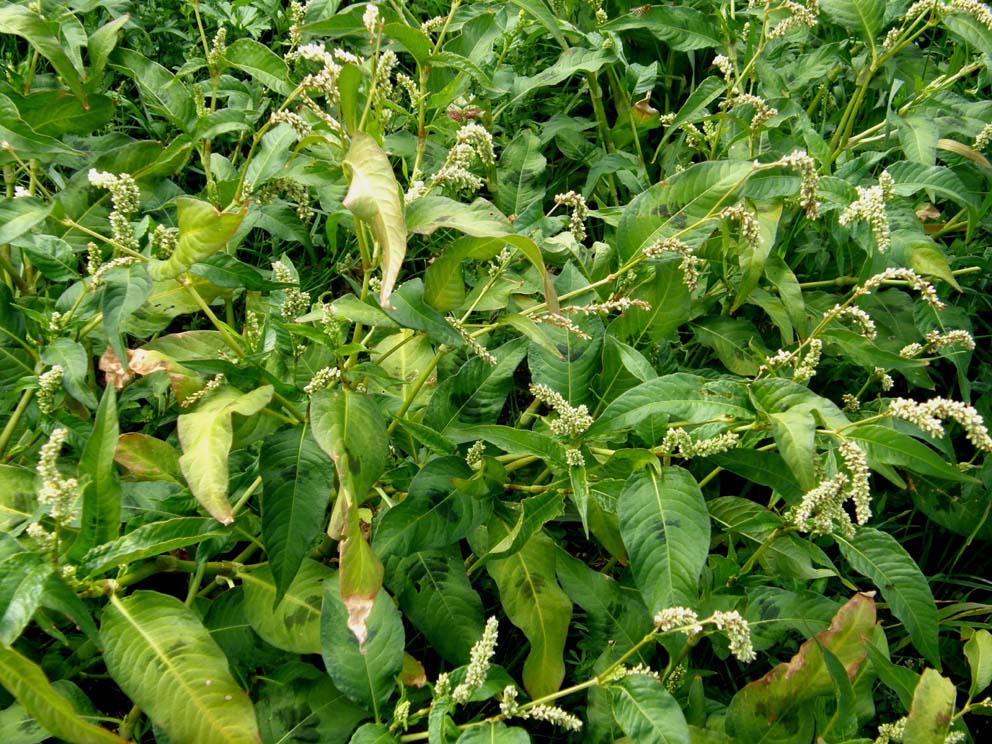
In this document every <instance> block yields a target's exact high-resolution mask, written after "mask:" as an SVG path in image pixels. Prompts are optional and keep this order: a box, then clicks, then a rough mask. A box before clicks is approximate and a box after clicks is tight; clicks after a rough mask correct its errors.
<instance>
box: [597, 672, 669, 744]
mask: <svg viewBox="0 0 992 744" xmlns="http://www.w3.org/2000/svg"><path fill="white" fill-rule="evenodd" d="M610 691H611V692H612V693H613V715H614V716H615V717H616V719H617V723H618V724H620V728H621V729H623V732H624V733H625V734H627V736H629V737H630V740H631V741H632V742H634V744H689V724H688V723H686V720H685V716H684V715H683V714H682V708H681V707H680V706H679V704H678V702H677V701H676V700H675V698H673V697H672V695H671V693H669V692H668V690H666V689H665V686H664V685H663V684H661V682H659V681H658V680H656V679H655V678H654V677H649V676H647V675H645V674H632V675H630V676H628V677H624V678H623V679H621V680H620V681H618V682H616V683H614V684H612V685H610Z"/></svg>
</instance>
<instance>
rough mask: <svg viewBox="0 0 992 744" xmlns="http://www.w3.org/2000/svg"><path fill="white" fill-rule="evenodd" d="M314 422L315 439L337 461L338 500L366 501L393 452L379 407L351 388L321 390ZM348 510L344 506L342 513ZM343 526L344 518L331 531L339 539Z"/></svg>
mask: <svg viewBox="0 0 992 744" xmlns="http://www.w3.org/2000/svg"><path fill="white" fill-rule="evenodd" d="M310 424H311V426H312V429H313V438H314V440H315V441H316V442H317V444H318V445H319V446H320V448H321V449H322V450H324V452H326V453H327V454H328V455H329V456H330V458H331V460H333V461H334V468H335V470H336V471H337V475H338V501H342V500H343V501H344V502H346V503H348V504H354V505H356V506H357V505H359V504H361V503H363V502H364V501H365V499H366V498H367V496H368V493H369V489H371V488H372V485H373V484H374V483H375V482H376V481H377V480H378V479H379V476H380V475H382V473H383V471H385V469H386V458H387V457H388V455H389V450H388V447H389V445H388V442H389V437H388V436H387V434H386V425H385V424H384V423H383V421H382V416H380V415H379V409H378V408H376V407H375V405H374V404H373V403H372V402H371V399H370V398H368V397H367V396H365V395H362V394H360V393H355V392H353V391H351V390H344V389H340V390H333V391H330V390H320V391H318V392H317V393H315V394H314V395H313V397H312V398H311V399H310ZM338 509H339V507H338V506H337V505H335V511H338ZM346 511H347V509H346V508H345V507H344V506H342V507H341V512H340V516H341V517H343V516H344V514H345V513H346ZM332 522H333V520H332ZM343 526H344V522H343V521H341V522H340V523H339V524H333V523H332V525H331V526H330V527H328V531H329V532H328V534H330V535H331V537H333V538H335V539H339V538H340V536H341V535H342V534H343V532H342V528H343ZM332 530H333V532H332Z"/></svg>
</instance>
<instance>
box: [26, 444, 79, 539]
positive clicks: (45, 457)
mask: <svg viewBox="0 0 992 744" xmlns="http://www.w3.org/2000/svg"><path fill="white" fill-rule="evenodd" d="M68 434H69V432H68V431H67V430H66V429H63V428H61V427H60V428H58V429H55V430H54V431H52V433H51V434H50V435H49V437H48V441H47V442H45V443H44V444H43V445H42V446H41V451H40V452H39V455H38V466H37V468H36V469H37V471H38V475H40V476H41V488H39V489H38V503H39V504H41V505H43V506H47V507H48V513H49V514H50V515H51V517H52V519H53V520H54V521H55V523H56V524H67V523H69V522H71V521H72V519H73V518H74V517H75V516H76V508H75V504H76V489H77V488H78V487H79V481H77V480H76V479H75V478H63V477H62V474H61V473H60V472H59V469H58V465H57V464H56V463H57V461H58V459H59V453H60V452H61V451H62V445H64V444H65V440H66V437H67V436H68Z"/></svg>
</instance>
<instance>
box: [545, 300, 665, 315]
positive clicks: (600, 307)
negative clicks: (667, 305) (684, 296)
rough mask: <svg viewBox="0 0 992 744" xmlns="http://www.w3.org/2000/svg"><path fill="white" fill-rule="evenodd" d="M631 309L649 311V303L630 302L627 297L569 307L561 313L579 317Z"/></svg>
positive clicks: (642, 301)
mask: <svg viewBox="0 0 992 744" xmlns="http://www.w3.org/2000/svg"><path fill="white" fill-rule="evenodd" d="M632 307H635V308H637V309H638V310H650V309H651V303H650V302H645V301H644V300H632V299H630V298H629V297H617V298H615V299H612V300H607V301H606V302H597V303H595V304H592V305H569V306H568V307H563V308H562V309H561V311H562V312H563V313H578V314H579V315H609V314H610V313H621V314H622V313H625V312H627V311H628V310H630V309H631V308H632Z"/></svg>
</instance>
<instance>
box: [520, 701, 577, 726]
mask: <svg viewBox="0 0 992 744" xmlns="http://www.w3.org/2000/svg"><path fill="white" fill-rule="evenodd" d="M525 712H526V717H527V718H531V719H533V720H535V721H546V722H547V723H550V724H551V725H552V726H557V727H558V728H563V729H565V730H566V731H581V730H582V720H581V719H579V718H578V717H577V716H573V715H572V714H571V713H568V712H567V711H565V710H563V709H562V708H559V707H558V706H557V705H535V706H533V707H531V708H528V709H527V710H526V711H525Z"/></svg>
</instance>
